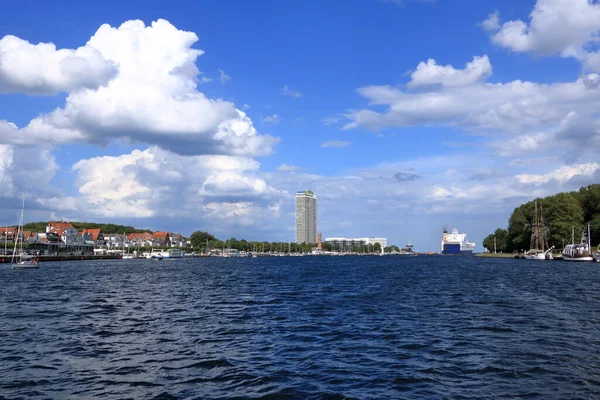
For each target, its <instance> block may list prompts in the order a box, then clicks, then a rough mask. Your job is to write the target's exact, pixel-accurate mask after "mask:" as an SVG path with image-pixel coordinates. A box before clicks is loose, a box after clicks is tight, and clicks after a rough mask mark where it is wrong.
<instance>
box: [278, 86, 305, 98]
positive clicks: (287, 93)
mask: <svg viewBox="0 0 600 400" xmlns="http://www.w3.org/2000/svg"><path fill="white" fill-rule="evenodd" d="M281 94H282V95H284V96H290V97H302V93H300V92H298V91H296V90H292V89H290V88H289V87H288V85H284V86H283V89H281Z"/></svg>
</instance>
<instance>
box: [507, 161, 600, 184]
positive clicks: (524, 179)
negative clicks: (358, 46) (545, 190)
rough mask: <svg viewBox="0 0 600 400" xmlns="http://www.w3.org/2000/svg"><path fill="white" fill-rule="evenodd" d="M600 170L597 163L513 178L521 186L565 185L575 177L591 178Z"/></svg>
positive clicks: (570, 166) (566, 166) (599, 165)
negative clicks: (521, 184)
mask: <svg viewBox="0 0 600 400" xmlns="http://www.w3.org/2000/svg"><path fill="white" fill-rule="evenodd" d="M598 170H600V164H598V163H597V162H593V163H586V164H575V165H564V166H562V167H560V168H558V169H556V170H554V171H551V172H549V173H547V174H543V175H534V174H520V175H516V176H515V178H517V180H518V181H519V182H521V183H523V184H531V185H536V186H540V185H544V184H547V183H549V182H551V181H556V182H558V183H561V184H562V183H565V182H567V181H569V180H571V179H573V178H576V177H581V176H583V177H588V178H589V177H593V176H594V174H595V173H596V171H598Z"/></svg>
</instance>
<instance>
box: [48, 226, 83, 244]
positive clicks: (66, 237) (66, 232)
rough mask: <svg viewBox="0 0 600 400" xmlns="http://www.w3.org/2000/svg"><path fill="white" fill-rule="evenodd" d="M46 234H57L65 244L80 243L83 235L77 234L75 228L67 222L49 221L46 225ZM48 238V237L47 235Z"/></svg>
mask: <svg viewBox="0 0 600 400" xmlns="http://www.w3.org/2000/svg"><path fill="white" fill-rule="evenodd" d="M46 234H50V235H52V238H55V237H56V236H58V239H59V240H60V241H61V242H63V243H65V244H81V243H83V237H81V235H79V232H78V231H77V229H75V228H74V227H73V225H72V224H71V223H69V222H50V223H48V225H47V226H46ZM48 240H50V237H48Z"/></svg>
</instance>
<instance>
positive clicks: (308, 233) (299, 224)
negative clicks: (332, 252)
mask: <svg viewBox="0 0 600 400" xmlns="http://www.w3.org/2000/svg"><path fill="white" fill-rule="evenodd" d="M296 243H317V196H315V194H314V193H313V192H312V191H311V190H305V191H303V192H297V193H296Z"/></svg>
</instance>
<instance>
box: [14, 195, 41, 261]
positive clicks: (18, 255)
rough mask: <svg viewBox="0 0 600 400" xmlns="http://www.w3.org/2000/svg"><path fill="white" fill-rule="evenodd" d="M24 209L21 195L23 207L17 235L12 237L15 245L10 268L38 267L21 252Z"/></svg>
mask: <svg viewBox="0 0 600 400" xmlns="http://www.w3.org/2000/svg"><path fill="white" fill-rule="evenodd" d="M24 210H25V196H23V207H22V208H21V219H20V220H19V227H18V228H17V236H16V237H15V239H14V242H15V247H14V249H13V254H12V259H11V264H12V269H32V268H39V267H40V265H39V264H38V262H37V261H36V260H33V259H31V257H25V256H24V254H23V212H24Z"/></svg>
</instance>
